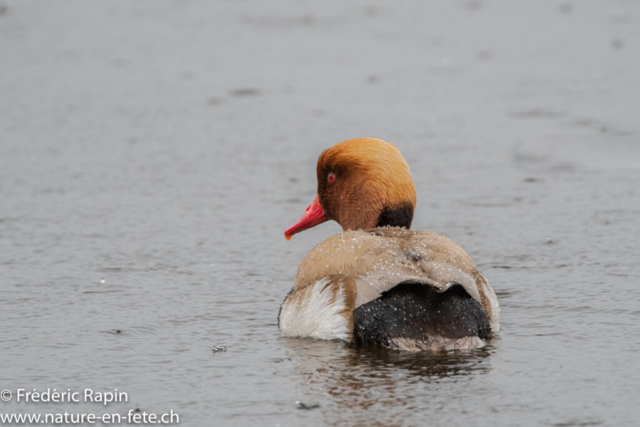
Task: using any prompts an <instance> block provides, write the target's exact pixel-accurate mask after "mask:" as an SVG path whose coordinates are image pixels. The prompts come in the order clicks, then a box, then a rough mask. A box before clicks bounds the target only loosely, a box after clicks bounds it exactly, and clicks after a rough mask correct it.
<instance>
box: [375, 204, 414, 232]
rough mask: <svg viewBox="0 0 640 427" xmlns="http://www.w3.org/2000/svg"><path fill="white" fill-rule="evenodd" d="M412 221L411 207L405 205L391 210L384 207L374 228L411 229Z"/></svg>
mask: <svg viewBox="0 0 640 427" xmlns="http://www.w3.org/2000/svg"><path fill="white" fill-rule="evenodd" d="M412 219H413V205H412V204H411V203H405V204H402V205H400V206H396V207H393V208H390V207H387V206H385V208H384V209H383V210H382V212H381V213H380V216H379V217H378V223H377V224H376V227H387V226H389V227H406V228H411V220H412Z"/></svg>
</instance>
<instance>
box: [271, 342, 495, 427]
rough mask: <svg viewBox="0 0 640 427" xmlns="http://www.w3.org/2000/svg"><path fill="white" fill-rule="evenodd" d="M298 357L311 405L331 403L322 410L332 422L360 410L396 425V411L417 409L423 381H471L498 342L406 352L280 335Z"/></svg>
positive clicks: (484, 369)
mask: <svg viewBox="0 0 640 427" xmlns="http://www.w3.org/2000/svg"><path fill="white" fill-rule="evenodd" d="M280 341H281V343H282V344H283V346H284V347H285V348H287V349H288V350H289V351H288V353H290V355H291V356H292V357H294V358H295V360H296V362H297V363H296V372H297V374H298V380H299V382H300V387H301V389H302V394H303V395H304V396H305V399H307V400H306V401H304V402H302V403H303V404H304V405H305V407H309V406H310V405H314V406H315V405H318V407H319V406H323V407H324V406H327V405H328V406H331V407H332V410H331V411H326V410H325V411H323V414H324V416H325V417H327V414H330V416H328V417H327V419H325V420H324V421H326V422H327V423H329V424H331V425H343V424H344V423H345V422H353V418H354V417H353V411H354V410H356V411H357V413H358V414H359V415H358V416H359V417H364V418H363V419H361V421H362V422H364V421H365V420H366V423H367V424H369V425H394V424H395V423H396V422H397V421H398V420H395V421H394V417H395V416H399V415H400V414H401V413H402V411H405V410H410V409H415V408H416V407H418V406H421V405H423V404H424V403H425V402H424V401H421V400H420V397H421V396H420V394H419V393H416V392H417V391H419V390H420V388H421V387H420V384H422V385H423V386H424V387H431V388H433V387H437V385H438V384H439V383H456V382H458V383H459V382H467V381H473V379H474V378H476V377H478V376H481V375H484V374H486V373H488V372H489V371H490V370H491V365H490V356H491V355H492V354H493V353H494V351H496V345H495V344H496V342H497V341H494V342H492V343H489V344H488V345H487V346H485V347H484V348H479V349H473V350H459V351H448V352H447V351H443V352H416V353H411V352H403V351H398V350H390V349H387V348H383V347H378V346H372V347H367V348H355V347H352V346H348V345H345V344H344V343H343V342H340V341H320V340H311V339H305V338H281V339H280Z"/></svg>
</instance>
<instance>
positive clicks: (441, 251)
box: [278, 138, 500, 351]
mask: <svg viewBox="0 0 640 427" xmlns="http://www.w3.org/2000/svg"><path fill="white" fill-rule="evenodd" d="M317 178H318V194H317V196H316V198H315V199H314V200H313V202H312V204H311V206H309V207H308V208H307V210H306V212H305V213H304V214H303V215H302V217H301V218H300V219H299V220H298V222H296V223H295V224H294V225H293V226H292V227H291V228H289V229H288V230H287V231H285V236H286V238H287V239H290V238H291V236H293V235H294V234H296V233H299V232H301V231H303V230H306V229H308V228H311V227H313V226H316V225H318V224H320V223H322V222H324V221H327V220H330V219H332V220H335V221H337V222H338V223H339V224H340V225H341V226H342V229H343V230H344V232H342V233H340V234H336V235H334V236H331V237H329V238H328V239H326V240H325V241H323V242H322V243H320V244H318V245H317V246H316V247H314V248H313V249H312V250H311V252H309V253H308V254H307V256H306V257H305V258H304V259H303V260H302V262H301V263H300V266H299V267H298V272H297V274H296V279H295V283H294V285H293V289H292V290H291V292H289V294H288V295H287V297H286V298H285V300H284V302H283V303H282V306H281V308H280V314H279V316H278V324H279V326H280V330H281V331H282V333H284V334H285V335H289V336H306V337H314V338H321V339H342V340H345V341H349V342H352V343H354V344H381V345H384V346H387V347H391V348H398V349H404V350H412V351H417V350H427V349H431V350H436V349H453V348H475V347H479V346H482V345H483V344H484V342H485V341H484V340H486V339H488V338H491V336H492V335H493V334H494V333H495V332H497V331H498V330H499V328H500V326H499V324H500V308H499V306H498V298H497V297H496V294H495V292H494V291H493V289H492V288H491V285H489V283H488V282H487V280H486V279H485V278H484V276H483V275H482V273H480V272H479V271H478V269H477V268H476V266H475V264H474V263H473V261H472V260H471V257H469V255H467V253H466V252H465V251H464V250H463V249H462V248H461V247H460V246H458V245H457V244H455V243H454V242H453V241H452V240H450V239H448V238H446V237H444V236H442V235H440V234H437V233H434V232H432V231H412V230H409V228H410V226H411V220H412V219H413V212H414V208H415V204H416V189H415V186H414V184H413V179H412V178H411V174H410V172H409V166H408V165H407V163H406V162H405V160H404V158H403V157H402V154H400V151H399V150H398V149H397V148H396V147H395V146H394V145H393V144H390V143H388V142H385V141H382V140H380V139H374V138H360V139H352V140H349V141H344V142H341V143H339V144H337V145H334V146H333V147H331V148H329V149H328V150H325V151H324V152H323V153H322V154H321V155H320V158H319V159H318V165H317Z"/></svg>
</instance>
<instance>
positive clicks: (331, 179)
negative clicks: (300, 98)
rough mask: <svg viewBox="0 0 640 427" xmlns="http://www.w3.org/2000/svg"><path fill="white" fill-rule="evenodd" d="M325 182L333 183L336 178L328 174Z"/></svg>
mask: <svg viewBox="0 0 640 427" xmlns="http://www.w3.org/2000/svg"><path fill="white" fill-rule="evenodd" d="M327 180H328V181H329V182H333V181H335V180H336V176H335V175H334V174H332V173H330V174H329V176H328V177H327Z"/></svg>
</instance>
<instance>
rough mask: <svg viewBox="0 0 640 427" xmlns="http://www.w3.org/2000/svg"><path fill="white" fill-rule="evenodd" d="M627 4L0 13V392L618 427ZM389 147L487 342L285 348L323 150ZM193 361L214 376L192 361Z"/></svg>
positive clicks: (634, 340) (632, 245) (630, 385)
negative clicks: (486, 313) (465, 264)
mask: <svg viewBox="0 0 640 427" xmlns="http://www.w3.org/2000/svg"><path fill="white" fill-rule="evenodd" d="M639 41H640V2H638V1H631V0H613V1H608V2H602V1H588V0H585V1H580V2H578V1H571V0H568V1H539V0H530V1H519V2H511V1H506V0H505V1H490V0H465V1H436V2H417V1H412V2H411V1H410V2H403V3H392V2H382V1H373V0H367V1H353V2H341V1H323V2H313V3H312V2H304V3H303V2H294V1H273V2H260V1H257V0H247V1H213V2H209V1H204V0H183V1H177V0H175V1H164V0H163V1H150V0H139V1H135V2H133V1H115V2H105V1H93V2H87V1H80V0H65V1H46V2H44V1H31V0H28V1H27V0H20V1H18V0H0V64H1V67H0V322H1V323H0V324H1V325H2V331H1V332H0V389H4V388H7V389H10V390H13V391H14V392H15V390H16V389H17V388H27V389H33V388H38V389H40V390H43V389H46V388H54V387H57V388H58V390H66V389H68V388H71V389H84V388H93V389H95V390H113V389H114V388H117V389H118V390H122V391H126V392H127V393H128V394H129V402H127V403H126V404H114V405H110V406H108V407H106V408H104V407H102V406H100V405H97V406H94V405H92V404H73V403H71V404H56V405H53V404H49V405H45V404H39V405H38V404H20V403H16V402H15V399H14V400H13V401H11V402H9V403H4V402H0V412H45V411H57V412H63V411H65V410H67V411H72V412H79V411H82V412H90V411H93V412H98V413H100V412H114V411H115V412H126V411H127V410H128V409H130V408H139V409H140V410H144V411H146V412H156V413H164V412H168V411H169V410H171V409H173V410H174V411H175V412H177V413H179V414H180V417H181V418H180V421H181V424H182V425H187V426H202V425H224V426H227V425H228V426H244V425H251V424H256V425H280V426H297V425H381V426H388V425H427V424H428V425H463V424H470V425H501V426H502V425H549V426H585V425H611V426H631V425H637V419H638V416H639V415H640V412H639V410H638V406H637V402H638V400H639V399H640V370H639V369H638V367H639V366H638V360H639V357H640V331H639V330H638V324H639V322H640V288H639V287H638V283H639V281H640V270H639V268H638V265H639V261H640V243H639V237H640V233H639V231H638V227H639V226H640V185H639V184H640V120H639V118H640V117H639V115H638V112H639V111H640V48H639V45H638V43H639ZM361 136H372V137H378V138H382V139H385V140H387V141H392V142H394V143H396V144H397V145H398V146H399V148H400V149H401V151H402V152H403V153H404V155H405V157H406V159H407V161H408V163H409V165H410V166H411V170H412V174H413V176H414V179H415V181H416V186H417V189H418V206H417V210H416V216H415V219H414V223H413V228H415V229H432V230H435V231H438V232H440V233H443V234H445V235H447V236H448V237H451V238H453V239H454V240H455V241H456V242H457V243H459V244H460V245H461V246H462V247H464V248H465V249H466V250H467V252H468V253H469V254H470V255H471V256H472V257H473V258H474V260H475V261H476V263H477V265H478V266H479V268H480V269H481V270H482V271H483V272H484V274H485V276H486V277H487V278H488V279H489V281H490V282H491V283H492V285H493V287H494V288H495V290H496V291H497V293H498V295H499V298H500V303H501V306H502V333H501V335H500V337H499V338H498V339H496V340H494V341H493V342H491V343H490V344H489V345H488V346H487V347H486V348H484V349H480V350H476V351H471V352H461V353H456V352H451V353H445V354H406V353H400V352H391V351H385V350H379V351H378V350H370V351H359V350H354V349H351V348H348V347H346V346H345V345H344V344H343V343H340V342H324V341H314V340H306V339H290V338H284V337H282V336H281V335H280V333H279V331H278V328H277V321H276V317H277V314H278V309H279V306H280V303H281V301H282V299H283V298H284V296H285V294H286V293H287V292H288V290H289V289H290V288H291V286H292V283H293V277H294V273H295V269H296V267H297V264H298V262H299V261H300V260H301V259H302V257H303V256H304V255H305V254H306V252H307V251H308V250H309V249H311V247H313V245H315V244H316V243H318V242H319V241H321V240H322V239H324V238H325V237H327V236H329V235H330V234H333V233H336V232H338V231H339V230H340V228H339V227H338V226H337V224H335V223H331V224H325V225H323V226H320V227H317V228H315V229H313V230H309V231H307V232H305V233H303V234H300V235H297V236H295V238H294V239H293V240H292V241H290V242H287V241H286V240H285V239H284V237H283V231H284V230H285V229H286V228H287V227H288V226H290V225H291V224H292V223H293V222H294V221H295V220H296V219H297V218H298V217H299V216H300V215H301V213H302V212H303V210H304V209H305V208H306V207H307V205H308V203H309V202H310V201H311V200H312V198H313V196H314V193H315V185H316V183H315V162H316V159H317V156H318V155H319V154H320V152H321V151H322V150H323V149H325V148H328V147H329V146H331V145H333V144H335V143H337V142H340V141H342V140H345V139H350V138H354V137H361ZM214 346H224V347H226V348H227V351H222V352H214V351H213V350H212V349H213V348H214Z"/></svg>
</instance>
